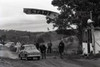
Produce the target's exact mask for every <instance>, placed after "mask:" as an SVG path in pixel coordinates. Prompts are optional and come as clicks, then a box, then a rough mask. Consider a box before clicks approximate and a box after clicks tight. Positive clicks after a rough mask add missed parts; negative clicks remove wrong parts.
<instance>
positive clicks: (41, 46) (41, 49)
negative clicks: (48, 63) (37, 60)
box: [40, 44, 46, 59]
mask: <svg viewBox="0 0 100 67" xmlns="http://www.w3.org/2000/svg"><path fill="white" fill-rule="evenodd" d="M40 51H41V56H42V59H43V58H45V59H46V46H45V45H44V44H42V45H40Z"/></svg>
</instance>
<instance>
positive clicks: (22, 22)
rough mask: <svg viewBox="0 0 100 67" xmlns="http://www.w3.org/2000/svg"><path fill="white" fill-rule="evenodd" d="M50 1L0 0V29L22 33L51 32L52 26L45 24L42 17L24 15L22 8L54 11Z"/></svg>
mask: <svg viewBox="0 0 100 67" xmlns="http://www.w3.org/2000/svg"><path fill="white" fill-rule="evenodd" d="M51 1H52V0H0V29H13V30H23V31H32V32H36V31H47V27H49V28H50V30H52V24H47V23H46V19H45V16H43V15H26V14H25V13H23V8H37V9H45V10H51V11H56V12H57V8H56V7H54V6H53V5H51Z"/></svg>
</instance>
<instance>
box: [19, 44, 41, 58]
mask: <svg viewBox="0 0 100 67" xmlns="http://www.w3.org/2000/svg"><path fill="white" fill-rule="evenodd" d="M40 56H41V53H40V51H39V50H38V49H37V48H36V46H35V45H33V44H32V45H31V44H27V45H23V46H21V48H20V51H19V58H20V59H23V58H25V59H28V58H37V59H38V60H40Z"/></svg>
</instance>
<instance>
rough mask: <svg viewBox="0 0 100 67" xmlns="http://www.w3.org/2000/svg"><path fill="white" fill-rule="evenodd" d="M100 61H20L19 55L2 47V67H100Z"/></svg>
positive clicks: (0, 55)
mask: <svg viewBox="0 0 100 67" xmlns="http://www.w3.org/2000/svg"><path fill="white" fill-rule="evenodd" d="M99 62H100V59H98V60H94V59H92V60H87V59H68V58H65V57H64V58H63V59H60V58H59V56H56V58H55V56H47V59H40V60H36V59H33V60H28V61H27V60H19V59H18V57H17V55H16V54H15V53H13V52H11V51H9V50H8V49H7V48H6V47H4V46H3V47H0V67H100V64H99Z"/></svg>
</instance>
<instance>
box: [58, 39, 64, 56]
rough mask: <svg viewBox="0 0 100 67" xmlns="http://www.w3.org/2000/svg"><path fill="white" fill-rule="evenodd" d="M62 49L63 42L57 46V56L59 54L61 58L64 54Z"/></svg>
mask: <svg viewBox="0 0 100 67" xmlns="http://www.w3.org/2000/svg"><path fill="white" fill-rule="evenodd" d="M64 47H65V45H64V43H63V41H61V42H60V43H59V46H58V48H59V54H60V57H61V58H62V53H63V52H64Z"/></svg>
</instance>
